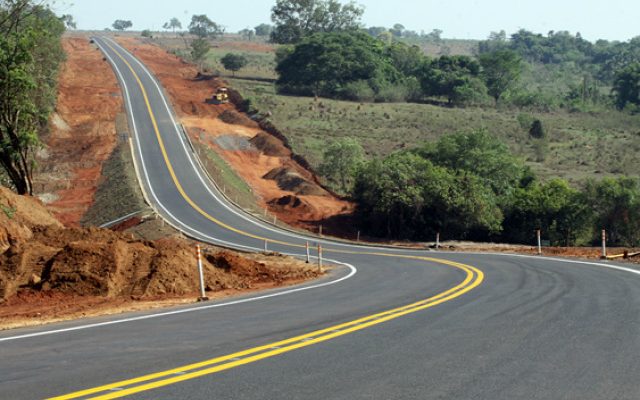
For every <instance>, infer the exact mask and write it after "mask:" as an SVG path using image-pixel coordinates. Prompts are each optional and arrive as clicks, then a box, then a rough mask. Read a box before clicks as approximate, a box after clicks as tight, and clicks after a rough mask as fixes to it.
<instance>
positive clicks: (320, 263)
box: [318, 243, 322, 272]
mask: <svg viewBox="0 0 640 400" xmlns="http://www.w3.org/2000/svg"><path fill="white" fill-rule="evenodd" d="M318 272H322V245H321V244H320V243H318Z"/></svg>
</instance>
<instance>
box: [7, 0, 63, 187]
mask: <svg viewBox="0 0 640 400" xmlns="http://www.w3.org/2000/svg"><path fill="white" fill-rule="evenodd" d="M64 30H65V25H64V22H63V21H62V20H61V19H60V18H58V17H57V16H56V15H55V14H54V13H53V12H52V11H51V10H49V9H48V8H46V7H42V6H39V5H34V4H33V3H32V2H31V1H29V0H17V1H12V2H0V32H1V33H2V34H1V35H0V65H1V66H2V67H1V68H0V164H1V165H2V167H3V169H4V170H5V172H6V174H7V176H8V178H9V179H10V181H11V183H12V185H13V186H14V188H15V190H16V191H17V192H18V193H20V194H32V193H33V184H32V176H33V169H34V167H35V160H34V158H35V154H34V153H35V151H36V150H37V149H38V148H39V147H40V146H41V143H40V139H39V133H40V131H41V130H43V129H44V128H45V127H46V124H47V120H48V116H49V113H50V112H51V111H52V109H53V105H54V104H55V99H56V90H55V89H56V80H57V73H58V68H59V65H60V63H61V62H62V60H63V59H64V52H63V51H62V46H61V44H60V38H61V36H62V34H63V33H64Z"/></svg>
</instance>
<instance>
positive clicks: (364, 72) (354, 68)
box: [276, 32, 402, 97]
mask: <svg viewBox="0 0 640 400" xmlns="http://www.w3.org/2000/svg"><path fill="white" fill-rule="evenodd" d="M276 71H277V72H278V74H279V78H278V81H277V82H276V84H277V86H278V90H279V91H280V92H283V93H297V94H303V95H319V96H328V97H339V96H341V95H342V93H343V91H344V89H345V86H346V85H348V84H350V83H353V82H357V81H365V83H366V84H367V85H369V86H370V87H371V89H372V90H373V91H374V92H376V93H378V92H379V91H380V90H381V89H382V88H384V87H385V86H388V84H389V83H397V82H399V81H401V79H402V74H400V72H398V70H396V69H395V67H394V66H393V65H392V64H391V62H390V60H389V58H388V57H386V56H385V49H384V44H383V43H382V42H380V41H378V40H376V39H374V38H372V37H371V36H369V35H368V34H366V33H363V32H339V33H317V34H314V35H312V36H309V37H308V38H306V39H304V40H303V41H302V42H300V43H299V44H298V45H296V46H295V48H294V50H293V52H291V53H288V55H287V56H286V57H284V58H283V59H281V60H280V62H279V63H278V65H277V66H276Z"/></svg>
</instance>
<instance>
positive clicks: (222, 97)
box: [211, 87, 229, 104]
mask: <svg viewBox="0 0 640 400" xmlns="http://www.w3.org/2000/svg"><path fill="white" fill-rule="evenodd" d="M211 100H212V101H213V104H227V103H228V102H229V91H228V90H227V88H226V87H221V88H218V90H217V91H216V93H215V94H214V95H213V98H212V99H211Z"/></svg>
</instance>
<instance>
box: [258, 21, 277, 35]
mask: <svg viewBox="0 0 640 400" xmlns="http://www.w3.org/2000/svg"><path fill="white" fill-rule="evenodd" d="M254 30H255V32H256V36H270V35H271V32H273V25H269V24H260V25H258V26H256V27H255V28H254Z"/></svg>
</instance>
